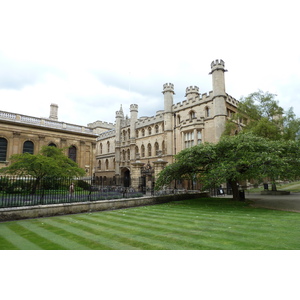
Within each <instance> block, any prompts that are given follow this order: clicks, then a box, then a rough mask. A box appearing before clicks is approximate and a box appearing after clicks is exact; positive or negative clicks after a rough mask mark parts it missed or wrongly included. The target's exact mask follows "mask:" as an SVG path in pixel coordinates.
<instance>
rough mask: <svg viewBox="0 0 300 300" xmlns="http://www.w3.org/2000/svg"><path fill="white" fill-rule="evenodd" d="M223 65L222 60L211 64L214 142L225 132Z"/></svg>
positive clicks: (225, 113) (225, 111)
mask: <svg viewBox="0 0 300 300" xmlns="http://www.w3.org/2000/svg"><path fill="white" fill-rule="evenodd" d="M226 71H227V70H225V63H224V61H223V60H222V59H220V60H218V59H216V60H214V61H213V62H212V63H211V72H210V73H209V74H212V83H213V112H214V115H213V116H212V117H213V120H214V127H215V141H216V142H218V141H219V140H220V138H221V135H222V133H223V132H224V130H225V124H226V118H227V109H226V98H227V95H226V92H225V79H224V72H226Z"/></svg>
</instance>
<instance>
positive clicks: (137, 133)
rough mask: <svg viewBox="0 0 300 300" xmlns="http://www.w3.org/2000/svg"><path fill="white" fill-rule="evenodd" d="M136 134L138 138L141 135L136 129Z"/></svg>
mask: <svg viewBox="0 0 300 300" xmlns="http://www.w3.org/2000/svg"><path fill="white" fill-rule="evenodd" d="M135 136H136V137H137V138H138V137H139V131H138V130H136V131H135Z"/></svg>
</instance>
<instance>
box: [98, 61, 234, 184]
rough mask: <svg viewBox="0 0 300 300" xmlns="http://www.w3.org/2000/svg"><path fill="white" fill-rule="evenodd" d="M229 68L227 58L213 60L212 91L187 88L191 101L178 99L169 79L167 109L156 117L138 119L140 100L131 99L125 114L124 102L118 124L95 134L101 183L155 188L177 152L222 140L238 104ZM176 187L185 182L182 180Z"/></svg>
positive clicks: (165, 90)
mask: <svg viewBox="0 0 300 300" xmlns="http://www.w3.org/2000/svg"><path fill="white" fill-rule="evenodd" d="M225 72H226V70H225V65H224V61H223V60H215V61H213V62H212V63H211V72H210V73H209V74H211V75H212V86H213V90H212V91H211V92H209V93H208V94H200V93H199V88H198V87H197V86H190V87H187V88H186V95H185V97H186V100H184V101H183V102H179V103H177V104H175V103H174V101H173V98H174V94H175V92H174V85H173V84H172V83H166V84H164V85H163V91H162V93H163V99H164V109H163V110H160V111H158V112H157V113H156V115H155V116H152V117H142V118H138V105H137V104H132V105H130V117H129V118H128V117H126V118H125V117H124V114H123V110H122V106H121V108H120V110H119V111H117V112H116V119H115V126H114V128H113V129H111V130H108V131H106V132H103V133H100V134H99V136H98V137H97V139H96V166H95V179H96V182H98V183H99V184H103V185H108V184H111V183H112V184H117V185H118V184H120V185H122V186H125V187H126V186H127V187H129V186H131V187H133V188H139V189H140V188H149V189H150V188H151V187H152V186H153V184H154V182H155V178H156V177H157V175H158V173H159V172H160V171H161V170H162V169H163V168H164V167H165V166H166V165H167V164H170V163H172V162H173V160H174V154H176V153H178V152H179V151H181V150H183V149H185V148H188V147H191V146H193V145H197V144H200V143H202V142H213V143H215V142H218V141H219V139H220V137H221V134H222V133H223V131H224V129H225V123H226V120H227V119H228V118H230V116H232V114H233V113H234V112H235V111H236V108H237V104H238V101H237V100H235V99H234V98H233V97H231V96H229V95H228V94H227V93H226V91H225V80H224V73H225ZM175 184H176V183H175ZM177 187H183V186H182V185H181V183H180V182H178V183H177Z"/></svg>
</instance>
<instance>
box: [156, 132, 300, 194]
mask: <svg viewBox="0 0 300 300" xmlns="http://www.w3.org/2000/svg"><path fill="white" fill-rule="evenodd" d="M299 146H300V143H299V142H297V141H289V142H282V141H272V140H269V139H265V138H262V137H258V136H255V135H253V134H252V133H241V134H239V135H237V136H229V137H223V138H222V139H221V140H220V142H219V143H217V144H211V143H204V144H200V145H197V146H194V147H192V148H188V149H185V150H183V151H181V152H180V153H179V154H178V155H176V162H175V163H173V164H170V165H168V166H167V167H166V168H165V169H164V170H163V171H162V172H161V173H160V174H159V176H158V178H157V180H156V189H160V188H162V187H163V186H165V185H168V184H170V183H171V182H172V180H174V179H189V178H193V179H195V178H197V179H198V180H199V181H201V182H202V183H203V185H204V188H210V187H217V186H219V185H220V184H222V183H224V182H228V183H229V184H230V185H231V188H232V191H233V198H234V199H236V200H237V199H239V196H240V194H239V192H238V183H239V182H241V181H244V180H250V179H262V178H265V177H269V178H271V179H272V181H273V182H275V181H276V180H277V179H279V178H280V179H295V178H297V177H298V176H299V175H300V153H299V151H298V148H299Z"/></svg>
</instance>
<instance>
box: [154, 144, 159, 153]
mask: <svg viewBox="0 0 300 300" xmlns="http://www.w3.org/2000/svg"><path fill="white" fill-rule="evenodd" d="M158 150H159V145H158V142H155V144H154V151H155V155H158V154H157V152H158Z"/></svg>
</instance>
